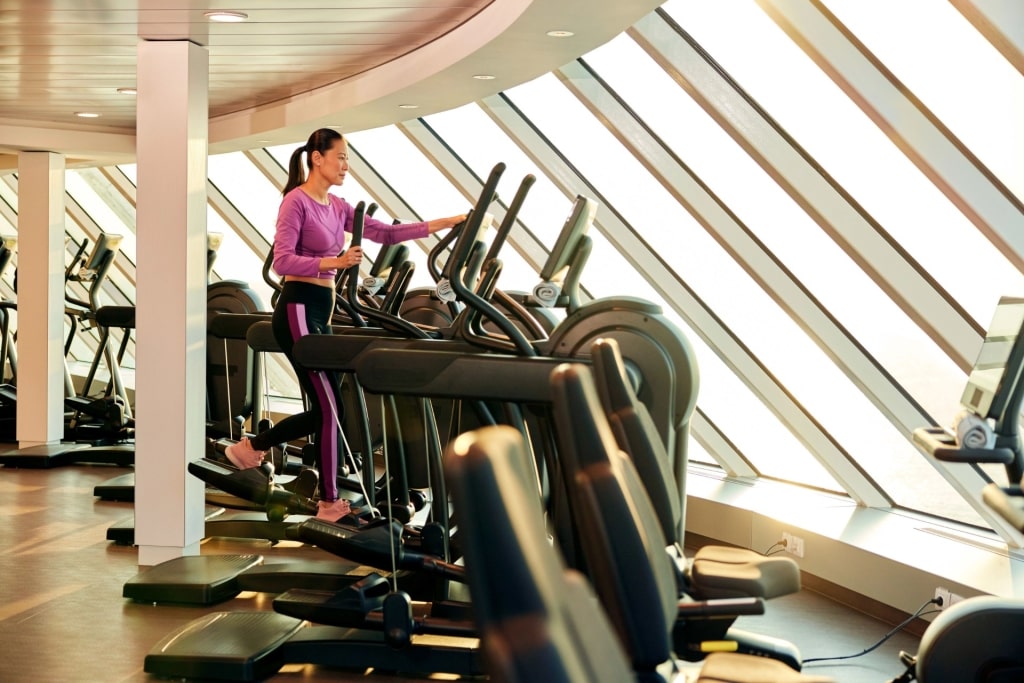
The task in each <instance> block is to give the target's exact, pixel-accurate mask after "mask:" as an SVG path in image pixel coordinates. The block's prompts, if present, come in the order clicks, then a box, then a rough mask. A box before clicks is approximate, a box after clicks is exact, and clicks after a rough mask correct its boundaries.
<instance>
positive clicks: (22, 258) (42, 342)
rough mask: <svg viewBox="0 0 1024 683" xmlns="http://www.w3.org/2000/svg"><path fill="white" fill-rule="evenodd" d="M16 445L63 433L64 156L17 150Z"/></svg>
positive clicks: (54, 439) (49, 440) (32, 443)
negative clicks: (19, 379)
mask: <svg viewBox="0 0 1024 683" xmlns="http://www.w3.org/2000/svg"><path fill="white" fill-rule="evenodd" d="M18 376H19V378H22V379H23V380H24V381H21V382H18V418H17V419H18V422H17V436H18V446H19V448H29V447H32V446H40V445H45V444H55V443H58V442H60V439H61V437H62V436H63V435H64V408H63V405H64V156H63V155H61V154H54V153H52V152H21V153H19V154H18Z"/></svg>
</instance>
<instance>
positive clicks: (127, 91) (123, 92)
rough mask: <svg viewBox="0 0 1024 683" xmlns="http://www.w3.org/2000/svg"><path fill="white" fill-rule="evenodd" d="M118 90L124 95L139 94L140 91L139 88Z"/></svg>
mask: <svg viewBox="0 0 1024 683" xmlns="http://www.w3.org/2000/svg"><path fill="white" fill-rule="evenodd" d="M117 92H119V93H121V94H122V95H138V94H139V91H138V89H137V88H118V89H117Z"/></svg>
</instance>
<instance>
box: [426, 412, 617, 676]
mask: <svg viewBox="0 0 1024 683" xmlns="http://www.w3.org/2000/svg"><path fill="white" fill-rule="evenodd" d="M528 458H529V456H528V454H527V452H526V448H525V446H524V444H523V441H522V437H521V436H520V434H519V432H517V431H516V430H514V429H512V428H510V427H488V428H484V429H481V430H478V431H476V432H468V433H466V434H463V435H462V436H459V437H458V438H457V439H455V440H454V441H453V442H452V443H451V444H450V445H449V447H448V452H447V454H446V457H445V463H446V471H447V473H448V476H449V479H450V483H451V492H452V497H453V498H454V502H455V505H456V506H457V507H458V510H459V519H460V524H459V535H460V538H461V541H462V543H463V546H464V551H465V563H466V568H467V576H468V577H469V587H470V594H471V596H472V600H473V608H474V616H475V619H476V623H477V627H478V631H479V634H480V644H481V649H482V650H483V653H484V658H485V668H486V669H487V672H488V674H490V679H491V680H492V681H504V682H505V683H527V682H528V683H537V682H538V681H545V682H546V683H574V682H576V681H596V682H599V683H603V682H605V681H607V682H608V683H622V682H623V681H630V680H633V678H634V676H633V672H632V671H630V669H629V666H628V665H627V663H626V657H625V655H624V654H623V652H622V646H621V645H620V644H619V642H618V641H617V640H616V638H615V635H614V632H613V631H612V628H611V625H610V624H609V623H608V618H607V616H605V614H604V613H603V612H602V611H601V610H600V608H599V607H598V606H597V602H596V600H595V599H594V595H593V592H592V591H591V589H590V587H589V586H588V585H587V582H586V580H585V579H583V577H582V576H580V575H579V574H578V573H576V572H574V571H570V570H566V569H565V567H564V565H563V564H562V562H561V560H560V558H559V557H558V555H557V553H556V552H555V550H554V549H553V548H552V546H551V544H550V543H549V541H548V535H547V530H546V529H545V526H544V519H543V516H542V514H541V506H540V501H539V494H538V489H537V484H536V479H535V478H534V476H533V475H532V474H531V473H530V472H529V471H528V468H527V466H526V465H527V462H528Z"/></svg>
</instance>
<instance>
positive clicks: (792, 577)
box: [690, 545, 800, 600]
mask: <svg viewBox="0 0 1024 683" xmlns="http://www.w3.org/2000/svg"><path fill="white" fill-rule="evenodd" d="M690 587H691V589H692V590H693V592H694V594H696V595H700V597H701V598H704V599H705V600H710V599H715V598H740V597H748V596H749V597H757V598H764V599H765V600H768V599H769V598H776V597H779V596H781V595H789V594H790V593H796V592H797V591H798V590H800V570H799V568H798V567H797V566H796V564H795V563H794V562H793V560H791V559H789V558H788V557H765V556H764V555H761V554H760V553H756V552H754V551H753V550H746V549H744V548H730V547H726V546H714V545H709V546H704V547H703V548H701V549H700V550H698V551H697V554H696V555H695V556H694V558H693V562H692V563H691V564H690Z"/></svg>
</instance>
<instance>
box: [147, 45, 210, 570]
mask: <svg viewBox="0 0 1024 683" xmlns="http://www.w3.org/2000/svg"><path fill="white" fill-rule="evenodd" d="M208 82H209V53H208V52H207V50H206V49H205V48H203V47H201V46H199V45H196V44H195V43H191V42H188V41H184V40H175V41H142V42H140V43H139V49H138V88H139V94H138V103H137V107H138V109H137V120H136V130H137V142H136V149H137V157H138V192H137V196H136V201H137V211H136V238H137V242H136V244H137V247H136V248H137V266H138V268H137V275H136V306H137V309H136V335H137V337H136V339H137V345H136V348H137V352H136V372H135V386H136V393H135V395H136V399H135V409H136V410H135V414H136V421H137V425H136V434H135V451H136V452H135V543H136V545H138V547H139V564H140V565H144V566H146V565H152V564H157V563H159V562H163V561H164V560H168V559H172V558H175V557H180V556H182V555H194V554H198V552H199V541H200V540H202V537H203V527H204V524H203V493H204V489H203V485H202V482H200V481H199V480H198V479H196V478H195V477H193V476H191V475H189V474H188V471H187V464H188V462H189V460H192V459H195V458H199V457H202V455H203V446H204V437H205V434H204V432H205V425H206V399H205V388H206V157H207V136H208V133H207V130H208V125H207V121H208V114H207V110H208V105H207V100H208V93H207V86H208Z"/></svg>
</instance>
